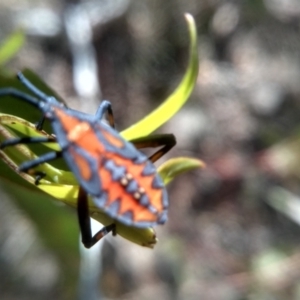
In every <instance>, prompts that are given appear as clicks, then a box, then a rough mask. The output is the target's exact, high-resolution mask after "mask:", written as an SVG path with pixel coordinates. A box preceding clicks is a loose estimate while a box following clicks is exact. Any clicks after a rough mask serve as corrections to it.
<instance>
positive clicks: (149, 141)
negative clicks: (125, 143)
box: [130, 134, 176, 162]
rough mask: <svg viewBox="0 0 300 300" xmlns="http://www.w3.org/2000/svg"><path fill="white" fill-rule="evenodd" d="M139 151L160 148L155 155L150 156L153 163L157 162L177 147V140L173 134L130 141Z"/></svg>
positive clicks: (156, 135)
mask: <svg viewBox="0 0 300 300" xmlns="http://www.w3.org/2000/svg"><path fill="white" fill-rule="evenodd" d="M130 142H131V143H132V144H133V145H134V146H135V147H136V148H137V149H142V148H155V147H160V146H163V147H162V148H160V149H159V150H157V151H156V152H155V153H154V154H152V155H151V156H149V160H150V161H152V162H155V161H157V160H158V159H159V158H161V157H162V156H163V155H165V154H166V153H167V152H168V151H170V150H171V149H172V148H173V147H174V146H175V145H176V138H175V136H174V135H173V134H155V135H150V136H146V137H142V138H138V139H134V140H131V141H130Z"/></svg>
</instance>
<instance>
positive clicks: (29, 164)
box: [19, 151, 62, 172]
mask: <svg viewBox="0 0 300 300" xmlns="http://www.w3.org/2000/svg"><path fill="white" fill-rule="evenodd" d="M61 156H62V151H58V152H56V151H53V152H48V153H46V154H44V155H42V156H40V157H38V158H37V159H34V160H29V161H26V162H24V163H23V164H21V165H20V167H19V171H21V172H27V171H28V170H29V169H32V168H34V167H36V166H38V165H40V164H43V163H46V162H48V161H51V160H54V159H56V158H59V157H61Z"/></svg>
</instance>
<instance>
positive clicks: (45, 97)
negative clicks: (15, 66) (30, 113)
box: [17, 72, 53, 102]
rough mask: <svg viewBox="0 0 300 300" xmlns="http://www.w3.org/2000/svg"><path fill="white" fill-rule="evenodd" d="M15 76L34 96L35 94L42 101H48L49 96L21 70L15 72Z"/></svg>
mask: <svg viewBox="0 0 300 300" xmlns="http://www.w3.org/2000/svg"><path fill="white" fill-rule="evenodd" d="M17 78H18V79H19V80H20V81H21V83H22V84H23V85H24V86H26V87H27V88H28V89H29V90H30V91H31V92H32V93H33V94H34V95H35V96H37V97H38V98H39V99H40V100H42V101H44V102H48V101H49V98H53V97H50V96H48V95H46V94H45V93H43V92H42V91H41V90H39V89H38V88H37V87H35V86H34V85H33V84H32V83H31V82H30V81H29V80H28V79H27V78H26V77H25V76H24V75H23V74H22V73H21V72H19V73H18V74H17Z"/></svg>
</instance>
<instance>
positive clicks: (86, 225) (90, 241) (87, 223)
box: [77, 187, 116, 248]
mask: <svg viewBox="0 0 300 300" xmlns="http://www.w3.org/2000/svg"><path fill="white" fill-rule="evenodd" d="M77 214H78V220H79V227H80V232H81V238H82V243H83V245H84V246H85V247H86V248H91V247H92V246H94V245H95V244H96V243H97V242H98V241H99V240H100V239H102V238H103V237H104V236H105V235H107V234H108V233H109V232H111V231H112V232H113V233H114V231H115V227H116V225H115V224H111V225H108V226H105V227H103V228H102V229H100V230H99V231H98V232H97V233H96V234H95V235H94V236H92V230H91V219H90V215H89V207H88V196H87V193H86V192H85V191H84V190H83V188H82V187H79V191H78V198H77Z"/></svg>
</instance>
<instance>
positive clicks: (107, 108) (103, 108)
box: [95, 100, 115, 128]
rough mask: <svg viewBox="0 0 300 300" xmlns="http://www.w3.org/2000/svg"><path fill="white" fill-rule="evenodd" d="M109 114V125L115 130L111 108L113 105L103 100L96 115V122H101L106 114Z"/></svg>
mask: <svg viewBox="0 0 300 300" xmlns="http://www.w3.org/2000/svg"><path fill="white" fill-rule="evenodd" d="M105 113H107V116H108V123H109V125H110V126H111V127H112V128H115V120H114V115H113V111H112V108H111V103H110V102H109V101H107V100H103V101H102V102H101V103H100V105H99V107H98V109H97V111H96V114H95V118H96V120H101V119H102V118H103V116H104V114H105Z"/></svg>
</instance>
